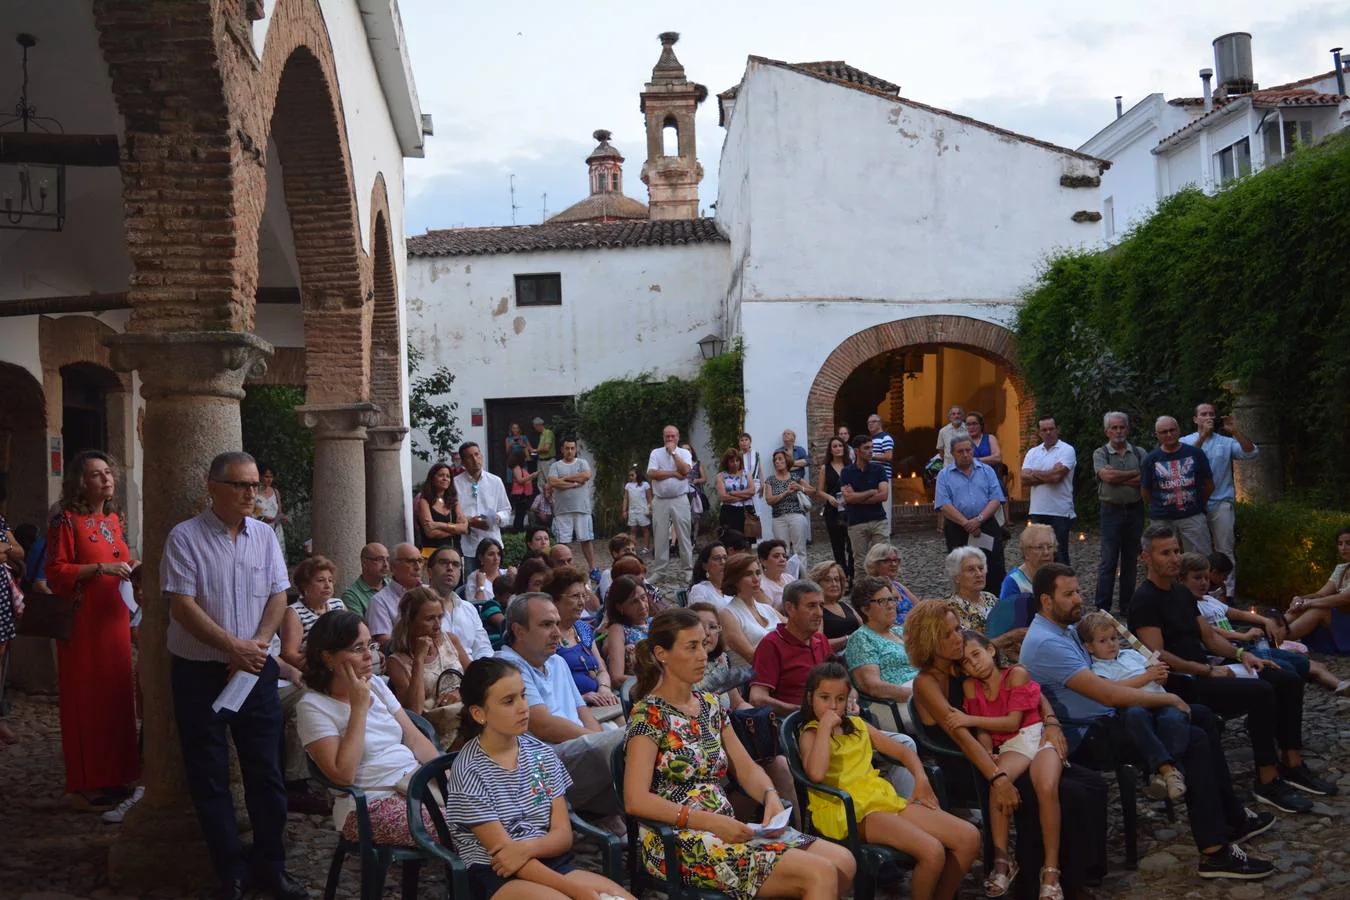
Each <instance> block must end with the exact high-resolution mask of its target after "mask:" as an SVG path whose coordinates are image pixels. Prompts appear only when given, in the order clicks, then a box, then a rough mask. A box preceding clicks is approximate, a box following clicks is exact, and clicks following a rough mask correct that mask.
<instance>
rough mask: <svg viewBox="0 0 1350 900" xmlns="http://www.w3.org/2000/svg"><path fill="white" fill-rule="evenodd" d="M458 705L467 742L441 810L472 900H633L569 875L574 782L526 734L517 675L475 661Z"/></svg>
mask: <svg viewBox="0 0 1350 900" xmlns="http://www.w3.org/2000/svg"><path fill="white" fill-rule="evenodd" d="M460 695H461V696H462V697H463V699H464V710H465V713H466V715H465V717H464V724H463V726H462V732H463V733H464V734H465V735H466V736H467V737H468V741H467V742H466V743H465V744H464V747H463V749H461V750H460V751H459V756H458V757H456V758H455V762H454V765H453V766H451V768H450V778H449V781H448V783H447V789H446V803H445V808H446V815H447V820H448V821H449V822H450V823H452V824H451V828H452V832H451V839H452V840H453V841H454V844H455V852H456V853H458V854H459V856H460V858H461V859H463V860H464V862H465V863H466V864H467V865H468V868H469V882H470V886H471V891H472V894H473V896H474V898H484V900H486V898H489V897H491V898H497V900H515V898H520V900H527V898H528V900H533V898H537V897H547V898H565V897H577V896H590V897H595V896H613V897H623V898H627V900H633V898H632V895H631V894H629V893H628V892H627V891H625V890H624V889H623V888H622V887H620V886H619V885H617V884H615V883H614V882H612V881H610V880H609V879H608V878H604V877H603V876H600V875H597V874H595V873H593V872H587V871H584V870H581V869H577V868H575V866H574V865H573V862H572V854H571V848H572V824H571V820H570V818H569V816H568V811H567V798H566V793H567V789H568V788H569V787H571V785H572V777H571V776H570V775H568V774H567V769H566V768H564V766H563V764H562V761H561V760H559V759H558V754H557V753H555V752H554V750H553V748H552V747H550V746H549V745H548V744H546V743H544V742H543V741H541V740H539V739H538V738H536V737H534V736H533V735H531V734H529V731H528V729H529V724H530V705H529V701H527V700H526V699H525V683H524V680H523V679H522V678H521V675H520V670H519V669H517V668H516V667H515V666H513V665H512V664H511V663H509V662H506V661H505V660H502V659H497V658H495V657H485V658H483V659H478V660H474V662H473V663H472V664H470V666H469V668H468V670H467V671H466V672H465V673H464V681H463V682H462V683H461V684H460Z"/></svg>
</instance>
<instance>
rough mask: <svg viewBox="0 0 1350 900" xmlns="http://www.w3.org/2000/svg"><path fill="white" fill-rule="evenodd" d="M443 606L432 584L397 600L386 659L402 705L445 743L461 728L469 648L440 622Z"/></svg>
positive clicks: (390, 681) (450, 742) (391, 679)
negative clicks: (461, 686) (461, 691)
mask: <svg viewBox="0 0 1350 900" xmlns="http://www.w3.org/2000/svg"><path fill="white" fill-rule="evenodd" d="M444 616H445V608H444V607H443V606H442V605H441V598H440V597H438V596H436V592H435V591H433V590H432V589H431V588H425V587H419V588H413V589H412V590H410V591H408V593H406V594H404V595H403V597H402V598H400V600H399V602H398V618H397V619H396V620H395V621H394V635H393V645H392V647H391V650H392V652H391V653H390V655H389V661H388V663H387V664H386V665H387V668H388V670H389V688H390V690H392V691H393V692H394V696H395V697H397V698H398V702H399V703H401V704H402V705H403V708H404V709H406V710H410V711H411V712H415V713H417V714H418V715H420V716H422V717H423V718H425V719H426V720H427V721H428V722H430V723H431V724H432V725H433V726H435V728H436V734H437V735H439V736H440V738H441V740H442V742H443V746H446V747H450V746H453V745H454V741H455V734H456V732H457V731H458V730H459V719H460V713H461V712H462V710H463V705H462V704H461V703H460V697H459V683H460V681H461V680H462V679H463V677H464V670H465V669H467V668H468V667H469V662H470V660H469V654H468V652H467V651H466V650H465V649H464V645H463V644H462V643H461V642H460V640H459V637H458V636H457V635H456V634H455V633H454V632H453V631H444V630H442V628H441V619H442V618H443V617H444Z"/></svg>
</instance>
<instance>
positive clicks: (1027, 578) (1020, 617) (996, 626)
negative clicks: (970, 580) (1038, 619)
mask: <svg viewBox="0 0 1350 900" xmlns="http://www.w3.org/2000/svg"><path fill="white" fill-rule="evenodd" d="M1017 543H1018V546H1019V547H1020V548H1021V550H1022V564H1021V565H1020V566H1017V567H1016V568H1015V569H1013V570H1012V571H1011V572H1009V573H1008V577H1007V578H1004V579H1003V584H1002V586H1001V587H1000V589H999V592H998V605H997V606H995V607H994V611H993V612H991V613H990V614H989V622H988V630H987V631H986V632H985V634H986V635H988V636H989V637H991V638H992V637H998V636H999V635H1000V634H1003V633H1005V632H1007V631H1011V630H1013V629H1014V628H1026V627H1027V626H1028V625H1030V624H1031V620H1032V619H1033V618H1034V617H1035V615H1036V605H1037V604H1036V602H1035V596H1034V592H1033V591H1032V589H1031V582H1032V579H1034V578H1035V577H1036V572H1037V571H1038V570H1039V569H1040V568H1041V566H1043V565H1045V564H1046V563H1048V562H1054V560H1055V529H1053V528H1051V527H1050V526H1049V525H1044V524H1040V523H1036V522H1032V523H1031V524H1030V525H1028V526H1027V527H1026V528H1024V529H1022V534H1021V536H1020V537H1019V538H1018V542H1017Z"/></svg>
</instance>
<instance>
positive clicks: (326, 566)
mask: <svg viewBox="0 0 1350 900" xmlns="http://www.w3.org/2000/svg"><path fill="white" fill-rule="evenodd" d="M291 580H292V581H293V582H295V588H296V590H298V591H299V592H300V599H298V600H296V601H295V602H294V603H292V604H291V605H290V606H288V607H286V612H285V614H283V615H282V617H281V658H282V659H284V660H286V662H288V663H290V664H291V665H293V666H295V667H296V668H297V669H299V668H301V667H303V666H304V664H305V638H307V637H309V630H310V629H311V628H313V627H314V623H315V622H317V621H319V616H321V615H323V614H324V613H326V612H329V611H331V610H334V609H345V608H346V607H344V606H343V604H342V601H341V600H340V599H338V598H337V597H334V596H333V590H334V588H335V587H336V584H337V566H335V565H334V564H333V561H332V560H331V559H329V558H328V557H326V556H311V557H310V558H309V559H307V560H305V561H304V562H302V563H300V565H298V566H296V567H295V574H294V575H292V576H291Z"/></svg>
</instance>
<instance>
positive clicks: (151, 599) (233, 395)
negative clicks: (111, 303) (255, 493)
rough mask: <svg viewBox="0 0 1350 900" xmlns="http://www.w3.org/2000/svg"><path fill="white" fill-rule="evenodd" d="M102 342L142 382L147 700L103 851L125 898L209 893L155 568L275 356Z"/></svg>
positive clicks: (237, 440)
mask: <svg viewBox="0 0 1350 900" xmlns="http://www.w3.org/2000/svg"><path fill="white" fill-rule="evenodd" d="M107 343H108V345H109V347H111V348H112V359H113V366H114V368H116V369H118V370H119V371H123V372H125V371H130V370H132V369H135V370H137V371H138V372H139V373H140V378H141V396H142V397H143V398H145V420H144V425H143V431H142V441H143V446H144V454H145V456H144V460H145V480H144V484H143V485H142V488H143V495H142V499H143V531H142V538H143V549H144V557H143V561H142V566H143V572H144V574H143V576H142V578H143V581H142V584H143V585H144V591H145V604H144V607H143V608H144V618H143V619H142V621H141V641H140V656H139V661H138V668H139V672H140V683H141V690H142V692H143V696H144V700H145V706H144V729H145V772H144V781H145V799H143V800H142V801H141V802H140V803H139V804H138V805H137V806H136V807H135V809H133V810H132V812H131V814H130V815H129V816H128V817H127V820H126V822H124V823H123V824H122V825H121V826H120V833H119V834H118V836H117V839H116V840H115V841H114V842H113V844H112V846H111V847H110V848H109V854H108V874H109V877H110V879H111V880H112V884H113V886H114V887H115V888H117V890H118V891H119V892H121V893H132V892H139V891H140V890H149V889H152V888H165V887H175V888H182V889H197V888H202V887H214V886H215V876H214V874H213V873H212V871H211V861H210V856H209V854H208V853H207V848H206V843H205V841H204V840H203V839H202V837H201V832H200V829H199V828H198V825H197V815H196V812H195V811H194V810H193V807H192V801H191V799H190V798H189V795H188V790H187V779H186V776H185V775H184V772H183V760H182V753H181V751H180V749H179V744H178V728H177V726H176V724H175V722H174V716H173V695H172V690H171V688H170V684H169V651H168V648H167V645H166V640H167V633H168V628H169V607H168V604H167V603H166V602H165V600H164V598H163V596H162V594H161V593H160V576H159V564H160V558H161V556H162V555H163V548H164V541H165V539H166V538H167V537H168V534H169V531H170V530H171V529H172V528H173V527H174V526H175V525H177V524H178V523H179V522H181V521H183V520H184V519H187V518H190V517H191V516H194V515H196V514H197V513H199V512H201V510H202V508H203V507H204V506H205V504H206V473H207V470H208V469H209V468H210V464H211V460H212V458H213V457H215V455H216V454H218V453H223V452H225V451H227V450H238V449H240V448H241V447H242V445H243V444H242V436H241V432H240V425H239V401H240V400H241V399H242V398H243V396H244V390H243V384H244V379H245V378H246V377H248V376H250V375H253V376H255V377H256V376H257V375H261V374H262V372H263V371H264V370H265V369H266V359H267V357H268V356H269V355H271V352H272V347H271V345H270V344H268V343H267V342H266V341H263V340H260V339H259V338H257V337H255V336H253V335H251V334H245V333H240V332H168V333H162V334H142V333H130V334H119V335H115V336H113V337H110V338H108V340H107Z"/></svg>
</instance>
